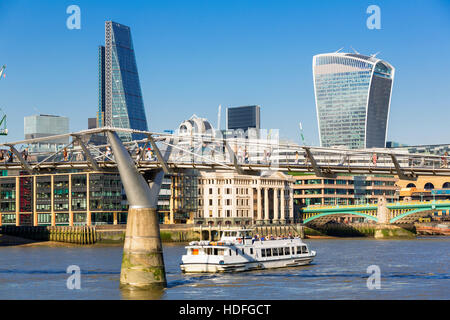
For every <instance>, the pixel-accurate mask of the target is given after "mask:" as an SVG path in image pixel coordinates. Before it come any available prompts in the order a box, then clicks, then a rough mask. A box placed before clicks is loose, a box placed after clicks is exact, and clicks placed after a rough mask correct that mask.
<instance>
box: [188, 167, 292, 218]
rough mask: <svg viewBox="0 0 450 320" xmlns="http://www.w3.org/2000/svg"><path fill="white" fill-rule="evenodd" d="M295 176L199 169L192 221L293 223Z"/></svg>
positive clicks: (279, 173)
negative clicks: (257, 174)
mask: <svg viewBox="0 0 450 320" xmlns="http://www.w3.org/2000/svg"><path fill="white" fill-rule="evenodd" d="M294 180H295V179H294V178H292V177H291V176H288V175H285V174H283V173H281V172H274V173H271V174H268V175H265V176H264V175H263V176H250V175H240V174H238V173H236V172H230V171H216V172H199V177H198V210H197V214H196V216H195V217H194V223H195V224H201V225H204V226H207V225H212V226H219V225H222V226H229V225H240V226H247V225H252V224H285V223H293V222H294V202H293V182H294Z"/></svg>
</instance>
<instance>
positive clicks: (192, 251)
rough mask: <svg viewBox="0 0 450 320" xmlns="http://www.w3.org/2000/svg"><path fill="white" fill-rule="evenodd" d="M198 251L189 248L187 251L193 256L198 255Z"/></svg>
mask: <svg viewBox="0 0 450 320" xmlns="http://www.w3.org/2000/svg"><path fill="white" fill-rule="evenodd" d="M198 251H199V250H198V249H191V250H190V252H189V253H190V254H191V255H193V256H197V255H198Z"/></svg>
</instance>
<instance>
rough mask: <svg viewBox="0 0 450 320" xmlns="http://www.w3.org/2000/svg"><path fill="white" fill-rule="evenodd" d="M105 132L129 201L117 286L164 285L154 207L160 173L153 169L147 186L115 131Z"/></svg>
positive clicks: (128, 287)
mask: <svg viewBox="0 0 450 320" xmlns="http://www.w3.org/2000/svg"><path fill="white" fill-rule="evenodd" d="M107 136H108V140H109V142H110V144H111V148H112V151H113V153H114V158H115V161H116V162H117V167H118V169H119V173H120V178H121V180H122V183H123V186H124V189H125V193H126V195H127V199H128V203H129V209H128V219H127V229H126V233H125V244H124V248H123V259H122V268H121V271H120V287H121V288H127V289H150V288H164V287H166V286H167V282H166V274H165V268H164V259H163V252H162V245H161V237H160V233H159V219H158V215H157V211H156V208H157V197H158V193H159V189H160V186H161V180H162V175H163V173H162V172H159V173H157V174H156V176H155V177H153V179H154V180H153V183H151V184H150V186H149V185H148V184H147V182H146V180H145V179H144V177H143V176H142V175H141V174H140V173H139V172H138V170H137V168H136V166H135V164H134V161H133V159H132V158H131V156H130V155H129V153H128V151H127V150H126V149H125V147H124V146H123V144H122V143H121V141H120V139H119V137H118V136H117V134H116V133H115V132H112V131H108V132H107Z"/></svg>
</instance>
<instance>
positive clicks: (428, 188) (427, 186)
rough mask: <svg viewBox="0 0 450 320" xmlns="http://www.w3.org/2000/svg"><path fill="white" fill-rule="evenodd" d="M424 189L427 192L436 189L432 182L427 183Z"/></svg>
mask: <svg viewBox="0 0 450 320" xmlns="http://www.w3.org/2000/svg"><path fill="white" fill-rule="evenodd" d="M423 188H424V189H425V190H431V189H434V185H433V184H432V183H431V182H427V183H426V184H425V186H424V187H423Z"/></svg>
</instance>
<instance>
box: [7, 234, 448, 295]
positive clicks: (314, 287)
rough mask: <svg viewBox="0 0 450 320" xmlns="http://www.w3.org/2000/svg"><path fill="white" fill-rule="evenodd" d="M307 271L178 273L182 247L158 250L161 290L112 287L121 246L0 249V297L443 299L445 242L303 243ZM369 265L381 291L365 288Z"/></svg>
mask: <svg viewBox="0 0 450 320" xmlns="http://www.w3.org/2000/svg"><path fill="white" fill-rule="evenodd" d="M305 242H306V243H308V244H309V246H310V248H311V249H312V250H315V251H317V257H316V259H315V260H314V262H313V264H311V265H309V266H303V267H296V268H287V269H272V270H264V271H252V272H244V273H234V274H203V275H185V274H182V273H181V272H180V268H179V263H180V262H181V255H182V254H183V253H184V252H185V250H184V246H183V244H164V260H165V264H166V274H167V281H168V288H167V289H165V290H164V291H163V292H150V293H130V292H128V291H121V290H120V289H119V276H120V265H121V260H122V246H121V245H111V246H106V245H95V246H86V247H74V246H71V247H61V246H57V247H51V246H10V247H0V299H68V300H71V299H130V298H131V299H190V300H205V299H213V300H226V299H233V300H240V299H243V300H244V299H252V300H255V299H265V300H271V299H283V300H292V299H450V289H449V288H450V271H449V268H450V267H449V266H450V250H449V248H450V247H449V246H450V238H449V237H422V238H417V239H415V240H373V239H362V238H358V239H355V238H353V239H321V240H319V239H314V240H305ZM70 265H77V266H79V267H80V269H81V289H79V290H77V289H74V290H70V289H68V288H67V285H66V283H67V279H68V278H69V277H70V274H68V273H66V270H67V267H68V266H70ZM371 265H377V266H378V267H379V268H380V271H381V283H380V284H381V288H380V289H372V290H369V289H368V287H367V280H368V277H369V276H370V274H369V273H367V268H368V267H369V266H371Z"/></svg>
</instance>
